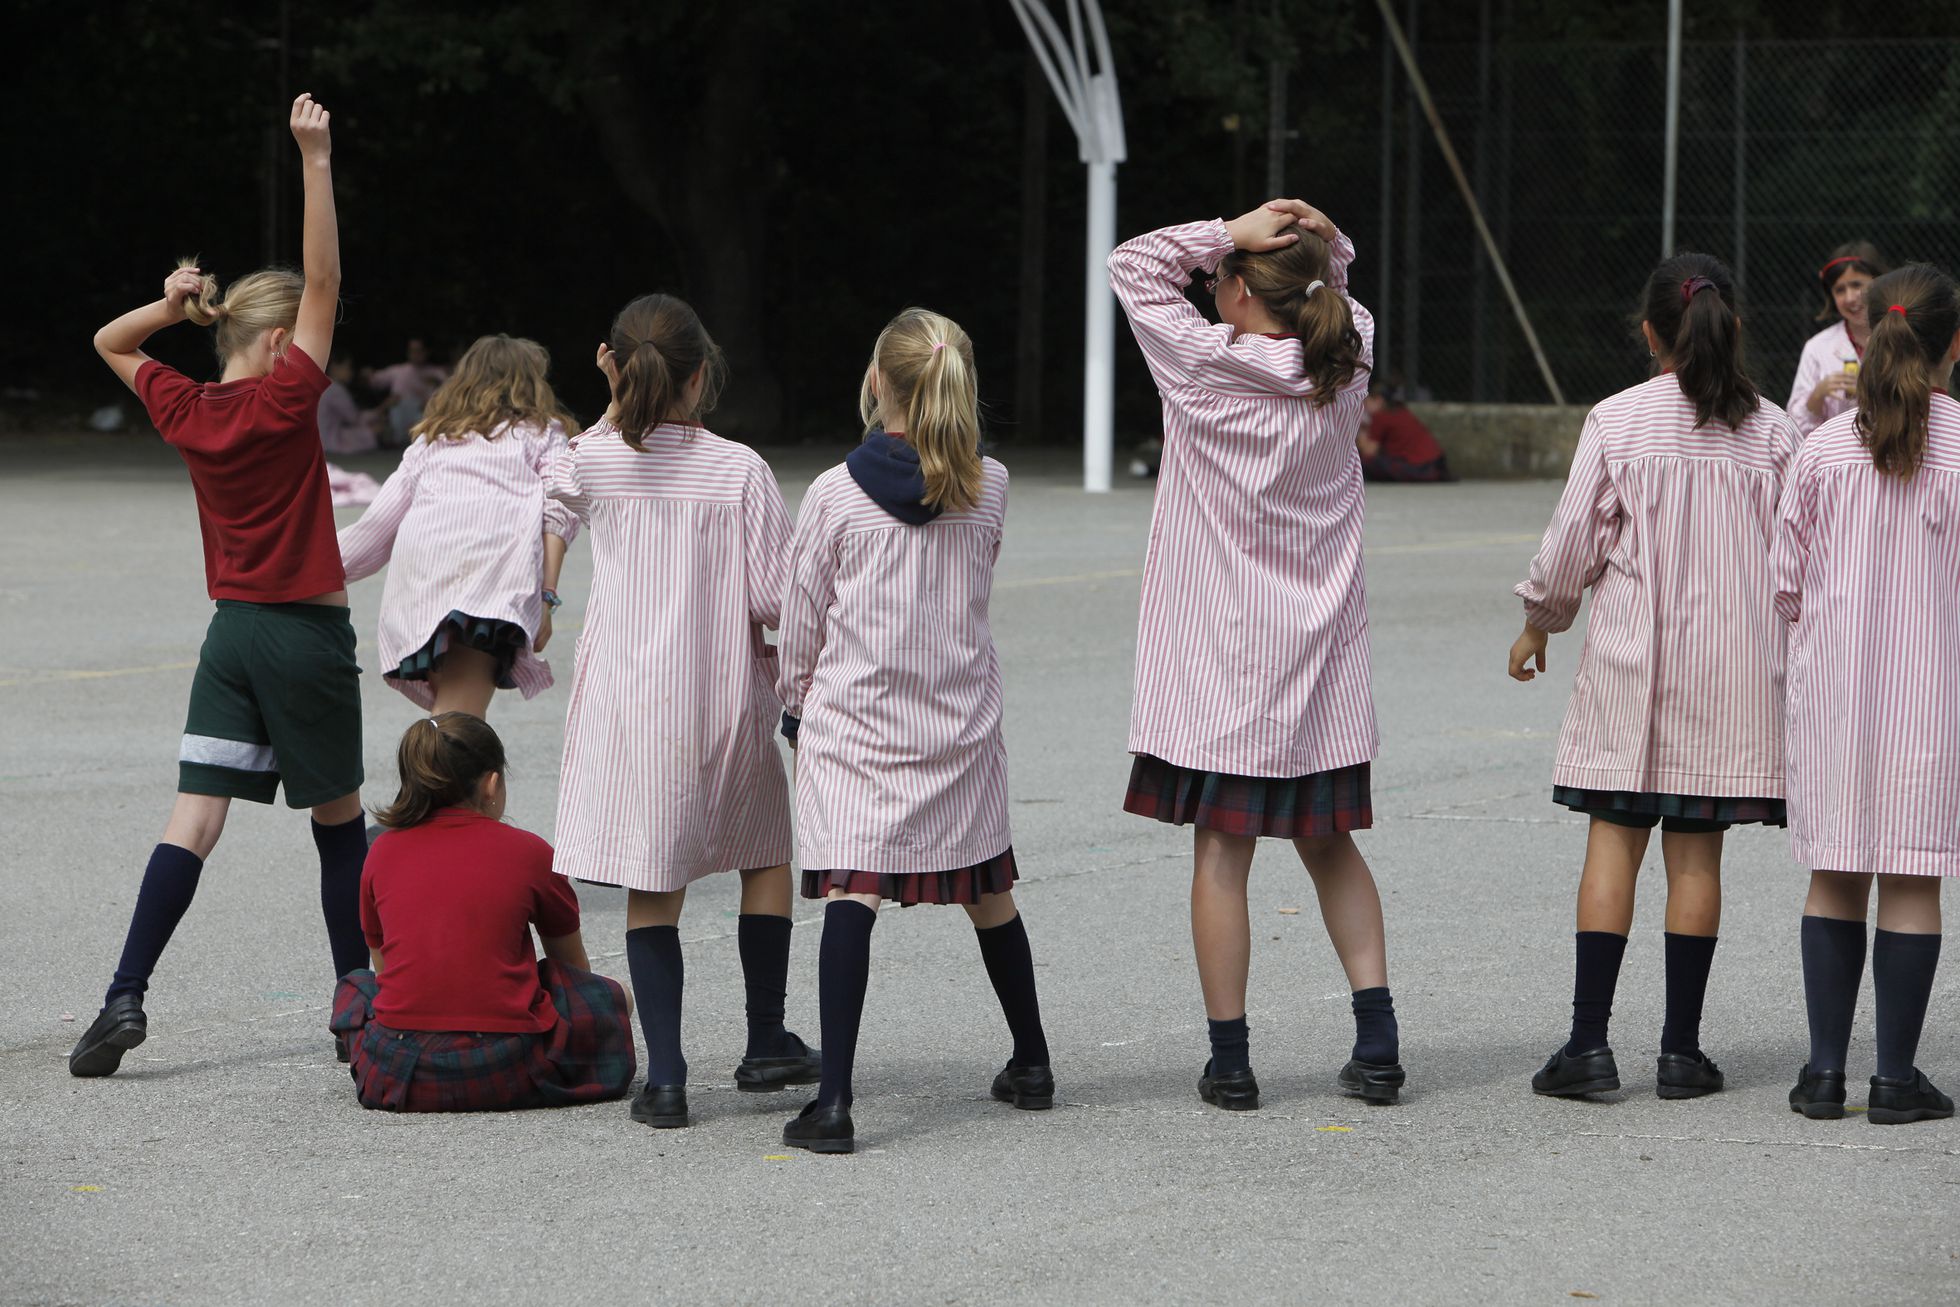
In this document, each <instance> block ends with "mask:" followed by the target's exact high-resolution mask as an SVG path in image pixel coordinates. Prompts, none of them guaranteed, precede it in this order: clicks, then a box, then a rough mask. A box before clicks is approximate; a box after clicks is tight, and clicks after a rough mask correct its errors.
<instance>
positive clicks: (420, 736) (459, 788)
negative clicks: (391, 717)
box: [374, 712, 504, 830]
mask: <svg viewBox="0 0 1960 1307" xmlns="http://www.w3.org/2000/svg"><path fill="white" fill-rule="evenodd" d="M395 766H396V768H397V770H399V771H400V772H401V792H400V793H399V794H397V795H395V801H394V802H393V803H391V804H389V805H388V806H387V807H385V808H381V809H377V810H376V811H375V814H374V819H375V820H376V821H378V822H380V823H381V824H382V825H383V826H386V827H387V828H388V829H390V830H400V829H402V828H403V827H405V826H419V825H421V824H422V823H423V822H425V821H427V820H428V819H429V818H430V817H431V816H433V815H434V814H435V812H436V810H437V809H438V808H455V807H468V806H470V805H471V804H472V803H474V802H475V800H476V792H477V786H479V785H480V784H482V783H483V778H484V777H485V776H488V775H490V774H491V773H493V772H494V773H496V774H498V775H502V774H503V771H504V742H503V741H502V740H500V739H498V738H497V733H496V732H495V731H493V730H491V729H490V724H489V723H488V722H486V721H484V720H483V719H482V718H481V717H473V716H471V715H470V714H469V713H466V712H446V713H444V714H443V715H442V716H440V717H423V718H421V719H419V720H418V721H416V723H415V724H414V725H413V726H410V727H409V728H408V729H407V730H406V731H404V732H402V742H401V745H400V746H399V747H398V748H397V749H396V750H395Z"/></svg>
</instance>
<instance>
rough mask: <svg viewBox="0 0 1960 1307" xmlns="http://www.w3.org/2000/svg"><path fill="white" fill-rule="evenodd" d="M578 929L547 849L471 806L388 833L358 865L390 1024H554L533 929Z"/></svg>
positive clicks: (568, 891)
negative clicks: (380, 954) (379, 953)
mask: <svg viewBox="0 0 1960 1307" xmlns="http://www.w3.org/2000/svg"><path fill="white" fill-rule="evenodd" d="M533 924H535V925H536V926H537V928H538V933H539V934H540V935H542V936H544V937H545V938H546V939H553V938H556V937H558V936H560V935H569V934H571V933H572V932H573V931H575V930H577V929H578V896H577V895H575V894H573V893H572V883H571V882H570V881H568V880H566V879H565V878H564V877H563V876H560V875H558V874H557V873H556V872H554V871H552V869H551V846H550V845H549V844H547V843H545V842H544V841H543V840H541V839H539V838H538V837H537V836H535V835H533V834H531V832H529V831H526V830H519V829H518V828H517V827H515V826H506V825H504V824H503V823H502V822H498V821H491V820H490V819H489V818H488V817H485V816H484V815H483V814H481V813H479V812H476V811H474V810H473V809H469V808H444V809H442V810H440V811H439V812H437V813H436V814H435V815H434V816H433V817H431V818H429V820H427V821H425V822H423V823H422V824H421V825H419V826H410V827H408V828H407V829H405V830H396V831H389V832H388V833H387V834H386V835H383V836H382V837H381V838H380V839H378V840H376V841H375V842H374V847H373V848H371V849H369V850H368V856H367V865H366V867H364V868H363V869H362V871H361V929H362V930H364V931H365V932H366V933H367V942H368V947H369V948H376V949H381V950H383V952H384V954H385V956H384V957H383V959H382V965H381V975H380V978H379V979H380V991H381V992H380V994H379V996H378V997H377V998H376V999H375V1000H374V1015H375V1019H376V1020H378V1021H379V1022H381V1024H382V1025H385V1026H392V1027H394V1028H395V1029H396V1030H451V1031H484V1032H491V1031H496V1032H503V1033H512V1032H514V1033H519V1034H531V1033H536V1032H541V1031H546V1030H549V1029H551V1028H552V1027H553V1026H554V1025H556V1024H557V1023H558V1009H557V1008H555V1007H553V1006H552V1004H551V995H549V994H547V993H546V992H545V991H544V988H543V987H542V986H541V985H539V984H538V957H537V952H536V950H535V949H534V948H533V946H532V944H531V926H532V925H533Z"/></svg>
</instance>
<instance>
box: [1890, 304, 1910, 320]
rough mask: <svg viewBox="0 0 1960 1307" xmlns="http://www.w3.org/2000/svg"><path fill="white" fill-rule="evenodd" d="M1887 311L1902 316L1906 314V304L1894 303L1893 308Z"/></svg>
mask: <svg viewBox="0 0 1960 1307" xmlns="http://www.w3.org/2000/svg"><path fill="white" fill-rule="evenodd" d="M1885 311H1886V312H1887V313H1896V314H1898V315H1899V316H1900V317H1902V318H1903V317H1904V316H1906V306H1905V305H1903V304H1894V305H1893V306H1892V307H1891V308H1889V309H1887V310H1885Z"/></svg>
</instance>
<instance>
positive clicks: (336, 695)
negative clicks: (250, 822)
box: [177, 599, 366, 808]
mask: <svg viewBox="0 0 1960 1307" xmlns="http://www.w3.org/2000/svg"><path fill="white" fill-rule="evenodd" d="M364 779H366V775H365V773H364V771H363V770H362V766H361V669H360V667H359V666H358V665H357V664H356V663H355V662H354V620H353V617H352V616H351V615H350V614H349V613H348V611H347V610H346V609H345V608H340V607H335V606H334V605H331V604H254V603H245V602H243V601H241V600H236V599H220V600H219V601H218V611H217V612H216V613H215V614H213V615H212V617H211V626H210V629H208V630H207V631H206V632H205V633H204V647H203V648H202V649H200V650H198V655H197V675H196V676H195V677H194V678H193V679H192V680H191V706H190V712H189V714H188V715H187V717H186V718H185V721H184V743H183V746H182V748H180V749H179V750H178V753H177V789H178V792H179V793H183V794H215V795H221V796H223V797H226V798H232V799H250V800H251V801H252V802H253V803H271V802H272V800H273V798H274V796H276V795H277V794H278V792H279V783H280V782H281V781H282V780H283V781H284V782H285V784H286V806H287V807H290V808H311V807H314V806H316V805H318V804H322V803H327V802H329V801H331V800H333V799H338V798H340V797H342V796H343V795H348V794H353V793H355V792H356V791H358V790H359V789H360V788H361V782H362V781H363V780H364Z"/></svg>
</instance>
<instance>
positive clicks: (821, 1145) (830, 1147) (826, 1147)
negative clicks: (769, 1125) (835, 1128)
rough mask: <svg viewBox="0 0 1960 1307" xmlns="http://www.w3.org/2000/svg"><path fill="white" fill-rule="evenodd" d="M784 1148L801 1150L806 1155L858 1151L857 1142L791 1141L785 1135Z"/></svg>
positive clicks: (830, 1140)
mask: <svg viewBox="0 0 1960 1307" xmlns="http://www.w3.org/2000/svg"><path fill="white" fill-rule="evenodd" d="M783 1146H784V1147H786V1148H801V1149H802V1150H803V1151H804V1152H806V1153H831V1154H837V1153H855V1152H856V1151H857V1140H855V1139H791V1138H790V1137H789V1136H788V1135H784V1136H783Z"/></svg>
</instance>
